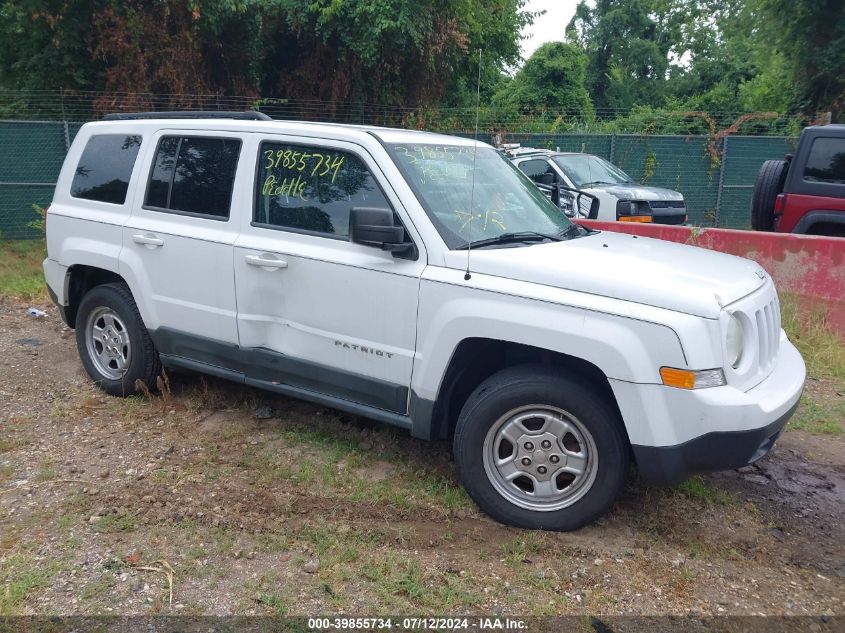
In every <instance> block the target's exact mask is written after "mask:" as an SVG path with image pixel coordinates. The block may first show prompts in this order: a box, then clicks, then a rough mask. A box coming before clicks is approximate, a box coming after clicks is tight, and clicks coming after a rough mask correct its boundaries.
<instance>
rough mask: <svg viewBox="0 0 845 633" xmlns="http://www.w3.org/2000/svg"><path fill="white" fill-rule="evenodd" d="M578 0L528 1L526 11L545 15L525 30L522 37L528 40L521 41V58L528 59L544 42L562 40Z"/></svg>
mask: <svg viewBox="0 0 845 633" xmlns="http://www.w3.org/2000/svg"><path fill="white" fill-rule="evenodd" d="M577 5H578V0H529V1H528V4H527V5H526V9H528V10H529V11H542V10H543V9H545V11H546V13H545V14H544V15H541V16H540V17H538V18H536V19H535V20H534V24H532V25H531V26H529V27H528V28H527V29H525V32H524V33H523V35H527V36H528V38H527V39H524V40H523V41H522V57H523V59H528V58H529V57H531V53H533V52H534V51H535V50H537V49H538V48H539V47H540V45H542V44H545V43H546V42H559V41H562V40H563V32H564V30H565V29H566V25H567V24H569V20H571V19H572V16H573V15H575V7H576V6H577Z"/></svg>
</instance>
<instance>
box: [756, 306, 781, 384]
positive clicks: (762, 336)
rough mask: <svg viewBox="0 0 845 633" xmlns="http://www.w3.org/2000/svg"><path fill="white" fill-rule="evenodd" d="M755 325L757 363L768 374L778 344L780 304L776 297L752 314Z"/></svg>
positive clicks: (775, 355)
mask: <svg viewBox="0 0 845 633" xmlns="http://www.w3.org/2000/svg"><path fill="white" fill-rule="evenodd" d="M754 321H755V323H756V325H757V362H758V364H759V367H760V369H761V370H763V371H764V372H768V371H769V370H770V369H771V368H772V365H774V362H775V359H776V358H777V353H778V345H779V344H780V304H779V303H778V298H777V295H775V297H774V298H773V299H772V300H771V301H770V302H769V303H767V304H766V305H764V306H763V307H762V308H760V309H758V310H757V311H756V312H755V313H754Z"/></svg>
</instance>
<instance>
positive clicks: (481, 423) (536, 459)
mask: <svg viewBox="0 0 845 633" xmlns="http://www.w3.org/2000/svg"><path fill="white" fill-rule="evenodd" d="M453 448H454V456H455V462H456V466H457V470H458V474H459V476H460V479H461V482H462V483H463V485H464V487H465V488H466V489H467V491H468V492H469V495H470V496H471V497H472V498H473V500H474V501H475V502H476V503H477V504H478V506H479V507H480V508H481V509H482V510H483V511H484V512H486V513H487V514H489V515H490V516H491V517H492V518H494V519H495V520H497V521H500V522H501V523H505V524H508V525H513V526H516V527H522V528H529V529H542V530H555V531H568V530H575V529H577V528H580V527H582V526H584V525H586V524H588V523H591V522H592V521H594V520H595V519H597V518H598V517H600V516H602V515H603V514H604V513H605V512H607V510H608V509H609V508H610V506H611V505H612V504H613V502H614V500H615V499H616V497H617V495H618V494H619V492H620V490H621V489H622V487H623V485H624V483H625V478H626V476H627V473H628V454H629V445H628V441H627V437H626V435H625V432H624V429H623V426H622V421H621V420H620V419H619V414H618V413H617V412H616V410H615V409H614V407H612V406H611V405H609V404H608V403H607V398H606V397H602V395H600V394H599V393H598V392H597V391H596V390H595V389H593V388H592V387H590V386H588V385H586V384H584V383H582V382H580V381H578V380H575V379H573V378H570V377H567V376H565V375H561V373H560V372H559V371H553V370H551V369H549V368H547V367H543V366H535V365H523V366H519V367H513V368H510V369H506V370H503V371H501V372H499V373H497V374H494V375H493V376H491V377H490V378H488V379H487V380H485V381H484V382H483V383H481V385H479V386H478V387H477V388H476V390H475V391H474V392H473V393H472V395H470V397H469V399H468V400H467V401H466V403H465V404H464V407H463V409H462V410H461V414H460V417H459V418H458V424H457V428H456V430H455V438H454V447H453Z"/></svg>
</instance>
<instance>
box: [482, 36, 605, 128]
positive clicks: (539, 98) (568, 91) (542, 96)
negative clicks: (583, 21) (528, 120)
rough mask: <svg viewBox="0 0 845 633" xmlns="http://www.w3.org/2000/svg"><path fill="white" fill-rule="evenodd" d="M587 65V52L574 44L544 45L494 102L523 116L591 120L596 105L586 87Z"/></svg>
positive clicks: (499, 93) (499, 92) (557, 43)
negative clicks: (556, 115)
mask: <svg viewBox="0 0 845 633" xmlns="http://www.w3.org/2000/svg"><path fill="white" fill-rule="evenodd" d="M586 63H587V60H586V57H585V55H584V53H583V52H582V51H581V50H580V49H579V48H578V47H577V46H575V45H573V44H566V43H563V42H548V43H546V44H543V45H542V46H540V48H538V49H537V50H536V51H535V52H534V54H533V55H531V57H529V58H528V60H527V61H526V62H525V65H524V66H523V67H522V68H521V69H520V70H519V71H518V72H517V73H516V75H515V76H514V78H513V80H512V81H510V82H508V83H506V84H505V85H504V86H503V87H502V88H501V89H500V90H499V91H498V92H497V93H496V95H495V96H494V99H493V102H494V104H495V105H497V106H499V107H502V108H504V109H505V110H511V111H516V112H519V113H520V114H541V113H544V112H550V113H560V112H565V113H571V114H574V115H576V116H578V117H579V118H591V117H592V115H593V104H592V102H591V101H590V95H589V94H588V93H587V88H586V87H585V85H584V77H585V75H584V73H585V67H586Z"/></svg>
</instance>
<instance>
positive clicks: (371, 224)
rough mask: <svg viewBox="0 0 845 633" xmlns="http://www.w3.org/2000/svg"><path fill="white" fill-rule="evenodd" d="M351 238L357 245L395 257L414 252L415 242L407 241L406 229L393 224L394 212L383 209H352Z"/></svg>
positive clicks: (350, 212) (350, 213)
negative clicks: (382, 251) (386, 252)
mask: <svg viewBox="0 0 845 633" xmlns="http://www.w3.org/2000/svg"><path fill="white" fill-rule="evenodd" d="M349 237H350V239H351V240H352V241H353V242H355V243H356V244H363V245H364V246H372V247H374V248H380V249H382V250H384V251H390V252H391V253H394V254H395V255H400V254H404V253H410V252H413V255H414V256H413V257H412V258H411V259H416V247H415V246H414V243H413V242H406V241H405V229H403V228H402V227H401V226H396V225H395V224H394V223H393V211H391V210H390V209H384V208H381V207H352V209H351V210H350V211H349Z"/></svg>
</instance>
